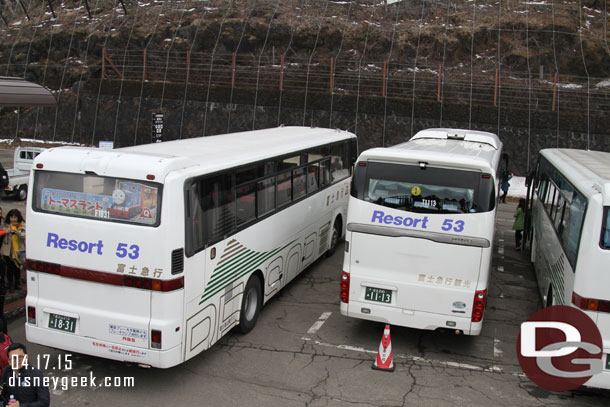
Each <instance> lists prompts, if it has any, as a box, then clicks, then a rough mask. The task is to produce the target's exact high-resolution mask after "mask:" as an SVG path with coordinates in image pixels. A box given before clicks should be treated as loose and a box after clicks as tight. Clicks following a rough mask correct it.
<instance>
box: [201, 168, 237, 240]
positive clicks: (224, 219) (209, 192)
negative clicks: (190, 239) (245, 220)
mask: <svg viewBox="0 0 610 407" xmlns="http://www.w3.org/2000/svg"><path fill="white" fill-rule="evenodd" d="M231 189H232V177H231V174H220V175H216V176H214V177H212V178H208V179H206V180H204V190H203V200H202V201H203V202H202V203H203V208H204V211H205V212H204V216H203V218H204V230H205V240H206V244H207V243H212V242H215V241H217V240H220V239H222V238H223V237H224V236H227V235H229V234H230V233H232V232H233V231H234V230H235V205H234V202H233V201H234V198H233V194H232V191H231Z"/></svg>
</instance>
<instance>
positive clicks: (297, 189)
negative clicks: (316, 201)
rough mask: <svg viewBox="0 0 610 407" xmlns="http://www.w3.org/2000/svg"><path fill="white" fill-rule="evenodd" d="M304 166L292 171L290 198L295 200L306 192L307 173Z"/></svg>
mask: <svg viewBox="0 0 610 407" xmlns="http://www.w3.org/2000/svg"><path fill="white" fill-rule="evenodd" d="M305 169H306V168H305V167H302V168H299V169H296V170H293V171H292V188H293V191H292V199H294V200H295V201H296V200H297V199H299V198H301V197H302V196H304V195H305V194H306V193H307V174H305Z"/></svg>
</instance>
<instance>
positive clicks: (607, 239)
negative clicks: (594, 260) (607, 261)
mask: <svg viewBox="0 0 610 407" xmlns="http://www.w3.org/2000/svg"><path fill="white" fill-rule="evenodd" d="M604 218H605V219H604V223H603V224H602V241H601V245H602V248H604V249H610V209H609V208H607V207H606V208H605V215H604ZM604 225H605V226H604Z"/></svg>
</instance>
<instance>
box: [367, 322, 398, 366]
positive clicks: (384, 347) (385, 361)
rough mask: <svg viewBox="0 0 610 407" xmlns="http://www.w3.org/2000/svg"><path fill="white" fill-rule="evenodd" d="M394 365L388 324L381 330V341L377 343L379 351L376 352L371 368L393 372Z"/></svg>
mask: <svg viewBox="0 0 610 407" xmlns="http://www.w3.org/2000/svg"><path fill="white" fill-rule="evenodd" d="M395 367H396V366H394V361H393V356H392V341H391V339H390V325H386V326H385V328H384V330H383V336H382V337H381V343H380V344H379V352H377V358H376V359H375V362H373V369H375V370H385V371H386V372H393V371H394V368H395Z"/></svg>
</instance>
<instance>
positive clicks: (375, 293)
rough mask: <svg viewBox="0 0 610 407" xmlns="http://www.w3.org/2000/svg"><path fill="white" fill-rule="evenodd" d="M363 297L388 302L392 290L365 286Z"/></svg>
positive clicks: (390, 298)
mask: <svg viewBox="0 0 610 407" xmlns="http://www.w3.org/2000/svg"><path fill="white" fill-rule="evenodd" d="M364 299H365V300H369V301H375V302H383V303H385V304H389V303H391V302H392V291H390V290H384V289H383V288H375V287H366V291H365V292H364Z"/></svg>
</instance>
